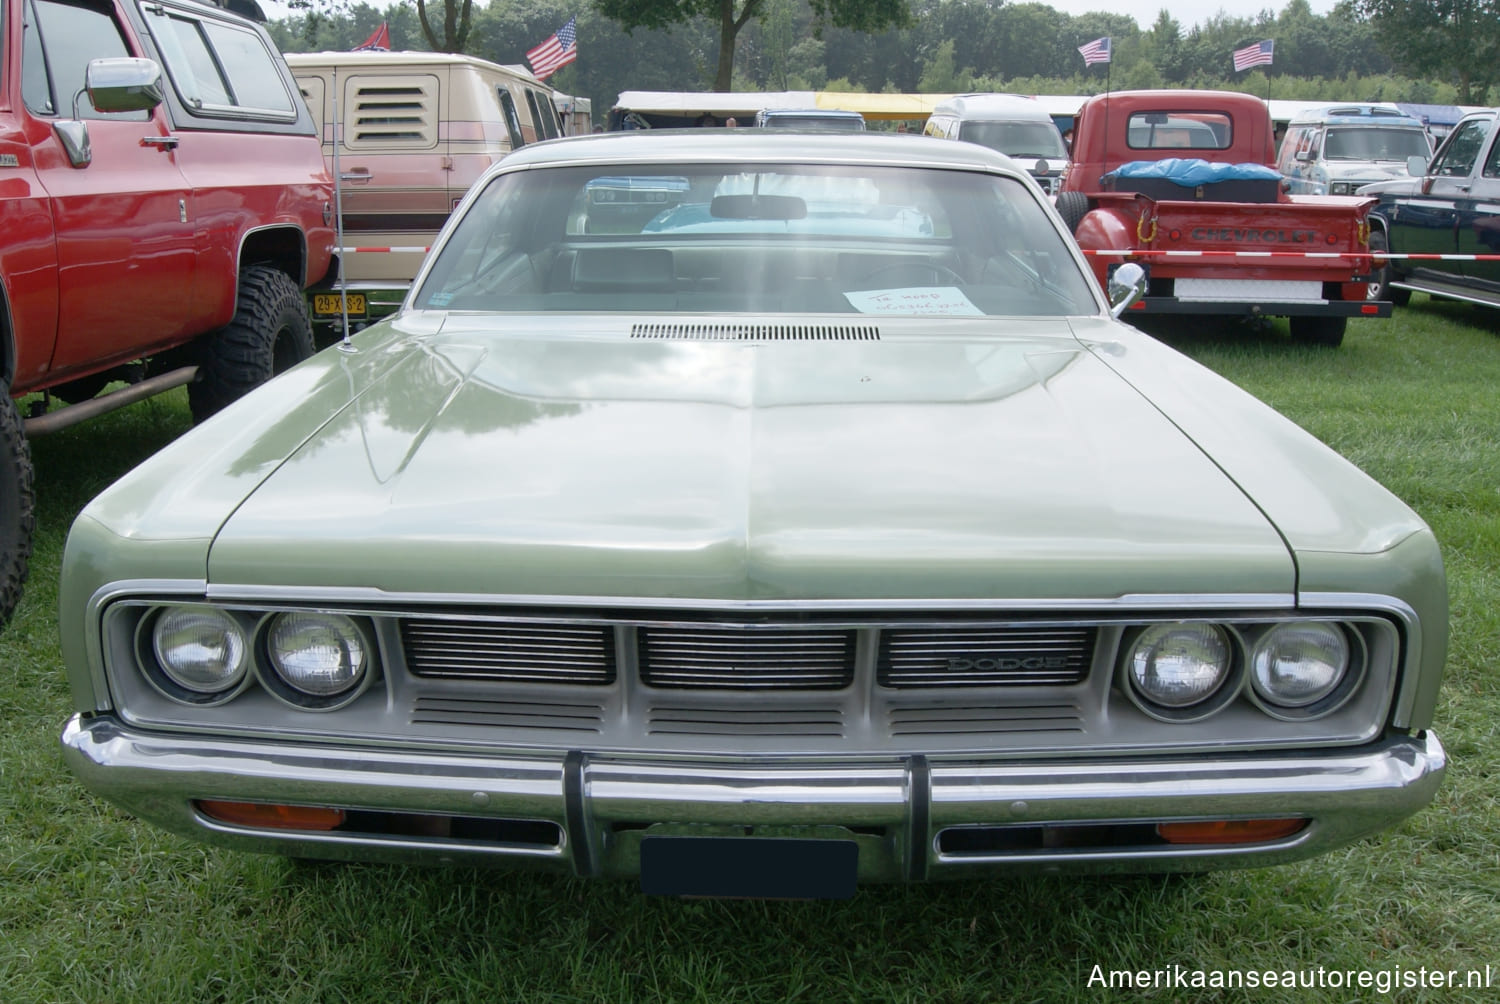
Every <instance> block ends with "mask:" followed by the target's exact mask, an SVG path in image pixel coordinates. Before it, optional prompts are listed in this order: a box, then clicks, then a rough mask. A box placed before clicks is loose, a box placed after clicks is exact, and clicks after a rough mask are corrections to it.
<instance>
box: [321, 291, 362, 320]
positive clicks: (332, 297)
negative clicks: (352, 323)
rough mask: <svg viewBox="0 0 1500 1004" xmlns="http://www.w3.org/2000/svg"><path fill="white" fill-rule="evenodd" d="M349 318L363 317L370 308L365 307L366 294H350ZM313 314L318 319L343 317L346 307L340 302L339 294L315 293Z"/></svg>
mask: <svg viewBox="0 0 1500 1004" xmlns="http://www.w3.org/2000/svg"><path fill="white" fill-rule="evenodd" d="M347 295H348V297H349V316H350V317H363V316H365V311H366V310H367V309H368V307H367V306H366V305H365V294H363V293H349V294H347ZM313 313H314V314H315V315H317V316H318V317H342V316H343V315H344V306H343V304H342V303H340V302H339V294H338V293H314V294H313Z"/></svg>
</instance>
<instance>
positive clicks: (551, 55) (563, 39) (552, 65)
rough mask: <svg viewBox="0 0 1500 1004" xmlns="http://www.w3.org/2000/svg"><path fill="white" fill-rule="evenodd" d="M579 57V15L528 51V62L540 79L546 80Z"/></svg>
mask: <svg viewBox="0 0 1500 1004" xmlns="http://www.w3.org/2000/svg"><path fill="white" fill-rule="evenodd" d="M577 58H578V15H576V14H575V15H573V16H572V17H570V18H568V23H567V24H565V25H563V26H562V27H561V28H559V29H557V31H555V32H554V33H553V34H552V37H551V38H549V39H547V41H545V42H543V43H542V44H541V45H539V46H537V47H536V48H535V49H531V50H529V51H528V52H527V53H526V62H528V63H530V64H531V72H532V73H535V74H536V76H537V79H538V80H546V79H547V78H548V77H550V76H552V74H554V73H556V72H557V71H558V70H559V69H560V68H562V67H564V66H567V65H568V64H569V63H571V62H572V61H573V60H575V59H577Z"/></svg>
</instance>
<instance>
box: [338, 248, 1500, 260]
mask: <svg viewBox="0 0 1500 1004" xmlns="http://www.w3.org/2000/svg"><path fill="white" fill-rule="evenodd" d="M337 250H338V252H339V253H340V254H426V253H427V252H428V251H431V250H432V248H431V247H418V246H416V245H413V246H410V247H400V246H396V247H350V248H338V249H337ZM1083 253H1084V254H1086V255H1090V256H1095V257H1099V258H1128V257H1132V256H1134V257H1153V256H1154V257H1157V258H1390V259H1393V260H1396V259H1399V260H1402V261H1500V254H1401V253H1399V252H1394V251H1381V252H1379V253H1378V254H1377V253H1374V252H1371V251H1168V250H1148V249H1145V248H1120V249H1117V248H1096V249H1090V248H1085V249H1083Z"/></svg>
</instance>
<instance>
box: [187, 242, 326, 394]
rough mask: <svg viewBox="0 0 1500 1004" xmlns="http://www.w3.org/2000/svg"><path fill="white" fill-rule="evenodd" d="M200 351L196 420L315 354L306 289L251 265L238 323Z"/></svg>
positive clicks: (208, 339)
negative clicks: (302, 289)
mask: <svg viewBox="0 0 1500 1004" xmlns="http://www.w3.org/2000/svg"><path fill="white" fill-rule="evenodd" d="M199 349H200V354H199V361H198V379H197V381H196V382H194V383H193V384H191V385H190V386H189V387H188V405H189V407H190V408H191V409H192V412H193V421H194V422H201V421H203V420H204V419H205V418H207V417H208V416H210V415H212V414H213V413H214V412H216V411H218V410H219V409H221V408H223V407H224V406H225V405H227V404H229V403H230V402H231V401H234V400H236V399H238V398H240V397H242V396H244V395H245V394H247V393H249V392H250V391H252V390H254V389H255V388H256V387H259V386H260V385H261V384H263V383H265V382H266V381H267V380H269V379H271V377H273V376H275V375H276V374H277V373H280V372H281V371H282V370H286V369H290V368H291V367H293V366H295V365H297V364H298V363H300V362H301V361H302V360H304V359H306V358H308V357H309V356H311V355H312V354H313V337H312V323H311V322H310V321H309V320H308V317H307V302H306V300H304V299H303V297H302V291H301V290H300V289H298V288H297V284H296V283H295V282H293V281H292V280H291V277H290V276H288V275H287V274H286V273H285V272H282V271H281V270H279V269H275V268H272V267H270V266H269V265H251V266H249V267H248V268H246V269H245V270H244V271H243V272H241V273H240V295H239V304H238V308H237V309H236V310H235V314H234V320H232V321H230V322H229V323H228V324H226V325H224V327H222V328H220V329H219V330H218V331H214V332H211V333H209V334H207V335H205V336H204V337H203V338H202V339H200V341H199Z"/></svg>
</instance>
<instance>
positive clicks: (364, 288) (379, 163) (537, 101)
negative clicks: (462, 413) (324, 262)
mask: <svg viewBox="0 0 1500 1004" xmlns="http://www.w3.org/2000/svg"><path fill="white" fill-rule="evenodd" d="M286 61H287V65H289V66H290V67H291V68H292V75H293V76H294V77H295V78H296V79H297V84H298V86H299V87H301V89H302V96H303V99H304V100H306V102H307V105H308V107H309V108H310V109H311V110H312V113H313V118H314V119H315V120H316V121H318V122H320V123H322V133H323V155H324V157H325V159H326V160H327V161H328V166H329V170H330V171H332V172H333V173H334V175H335V177H337V178H339V179H340V184H339V196H340V200H339V201H340V202H341V204H342V210H343V222H342V231H343V242H342V247H343V250H342V253H341V259H342V263H343V270H344V281H345V284H346V289H347V294H348V316H349V324H350V327H351V328H355V329H358V328H360V327H362V326H364V325H365V324H367V323H369V322H371V321H373V320H376V319H378V318H380V317H381V316H383V315H385V314H389V313H392V312H394V311H395V310H396V309H397V308H398V307H400V305H401V301H402V300H403V299H404V298H405V297H406V290H407V287H408V286H410V284H411V280H412V278H413V277H415V276H416V274H417V269H418V267H419V266H420V265H421V264H422V257H423V254H424V252H425V250H426V249H427V248H428V247H430V246H431V245H432V242H433V240H434V239H435V238H436V237H437V233H438V230H439V229H441V228H442V226H443V223H444V221H446V220H447V219H448V214H449V213H450V212H452V211H453V207H454V206H456V205H457V204H458V201H459V199H461V198H463V195H464V193H465V192H466V191H468V189H469V186H470V185H471V184H473V183H474V181H475V180H476V179H478V177H479V176H480V175H481V174H483V173H484V170H485V168H487V167H489V166H490V165H491V164H493V163H494V162H495V161H497V160H499V159H500V158H501V157H503V156H505V154H507V153H509V152H510V151H511V150H513V149H515V148H517V147H520V146H524V145H525V144H527V143H531V142H534V141H536V140H539V139H552V138H554V137H556V136H558V135H560V134H561V132H562V128H561V126H560V124H559V122H558V118H557V111H556V108H555V107H554V105H553V91H552V88H550V87H548V86H547V85H546V84H544V83H542V82H541V81H539V80H537V79H536V78H535V77H533V76H532V75H531V74H530V73H527V72H526V71H525V70H523V69H521V68H519V67H508V66H500V65H498V64H496V63H490V62H486V61H485V60H483V59H475V58H474V57H472V56H462V55H452V54H448V53H436V52H311V53H287V54H286ZM335 81H336V83H335ZM335 99H337V107H338V116H339V118H340V119H342V121H343V125H342V127H341V129H340V130H339V135H340V138H341V140H342V142H341V143H340V145H339V148H338V163H337V164H336V165H335V163H334V146H333V141H334V129H333V122H334V106H335ZM311 300H312V302H311V306H312V313H313V319H314V322H315V324H316V325H317V326H318V328H319V331H320V334H323V335H325V337H326V334H327V332H328V331H329V330H330V329H332V330H334V331H335V332H337V331H338V330H339V328H340V327H341V325H342V320H343V309H342V306H341V304H340V302H339V297H338V293H337V290H336V289H335V288H334V287H333V286H332V285H328V286H327V288H322V289H315V290H313V291H311Z"/></svg>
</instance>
